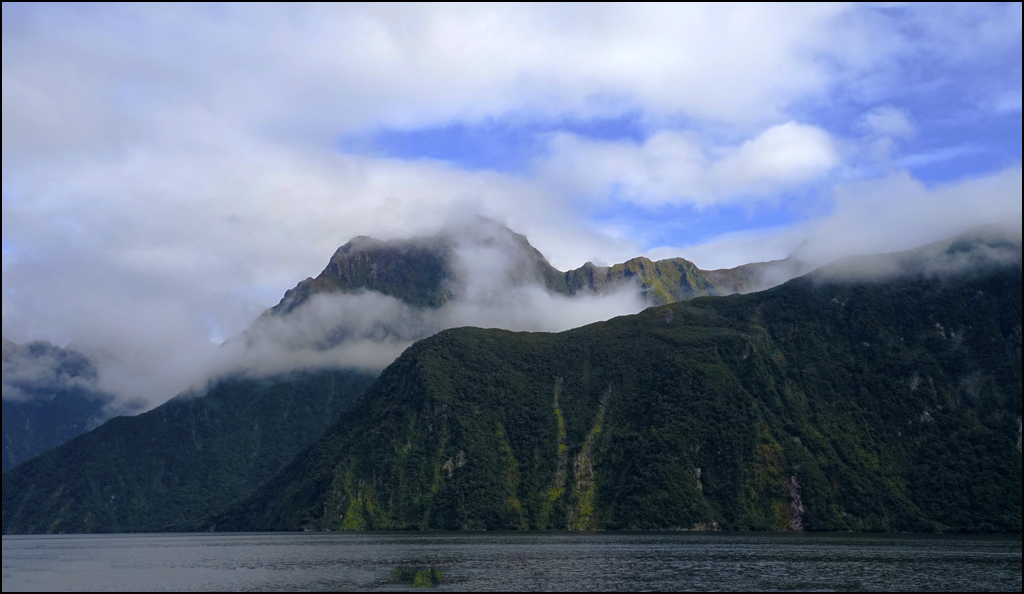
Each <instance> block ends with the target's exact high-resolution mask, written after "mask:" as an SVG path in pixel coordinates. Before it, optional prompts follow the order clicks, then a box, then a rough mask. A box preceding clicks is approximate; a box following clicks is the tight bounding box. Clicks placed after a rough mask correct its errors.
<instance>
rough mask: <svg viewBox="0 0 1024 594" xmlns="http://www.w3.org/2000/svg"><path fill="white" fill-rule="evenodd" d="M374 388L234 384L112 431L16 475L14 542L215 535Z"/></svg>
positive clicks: (330, 381) (325, 379)
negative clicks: (102, 535)
mask: <svg viewBox="0 0 1024 594" xmlns="http://www.w3.org/2000/svg"><path fill="white" fill-rule="evenodd" d="M372 380H373V376H372V375H370V374H367V373H363V372H356V371H323V372H317V373H304V374H296V375H292V376H286V377H278V378H274V379H269V380H249V379H230V380H225V381H221V382H220V383H218V384H216V385H214V386H213V387H211V388H210V389H209V391H208V393H207V394H206V395H204V396H196V395H193V396H188V395H186V396H179V397H177V398H175V399H173V400H171V401H169V402H167V403H166V404H164V405H162V406H160V407H158V408H156V409H154V410H152V411H150V412H147V413H145V414H142V415H139V416H137V417H118V418H115V419H112V420H111V421H110V422H108V423H106V424H105V425H103V426H101V427H99V428H98V429H96V430H94V431H92V432H90V433H87V434H85V435H82V436H80V437H78V438H76V439H74V440H72V441H70V442H68V443H66V444H64V445H63V446H60V447H58V448H56V449H54V450H51V451H49V452H47V453H45V454H43V455H41V456H39V457H37V458H35V459H33V460H30V461H28V462H26V463H25V464H23V465H21V466H19V467H18V468H16V469H14V470H13V471H11V472H10V473H8V474H5V475H4V480H3V533H4V534H26V533H34V534H38V533H55V532H68V533H74V532H161V531H180V530H205V529H207V528H209V527H210V525H209V524H208V523H205V521H206V520H207V519H208V518H209V517H211V516H212V515H215V514H217V513H220V512H222V511H223V510H225V509H226V508H227V507H228V506H229V505H231V504H233V503H235V502H237V501H239V500H244V499H245V498H247V497H249V496H250V495H251V494H252V493H253V492H254V490H255V489H256V488H257V487H259V486H260V485H261V484H263V483H264V482H265V481H266V480H267V479H269V478H270V477H272V476H274V475H275V474H276V473H277V472H278V471H279V470H281V468H282V467H284V466H285V465H286V464H288V463H289V462H290V461H291V460H292V459H293V458H294V457H295V455H296V454H298V453H299V452H300V451H302V450H303V449H304V448H306V447H308V446H309V445H310V444H311V443H313V442H315V441H316V440H317V439H318V438H319V437H320V436H321V435H322V434H323V432H324V431H325V430H326V429H327V428H328V427H330V426H331V425H332V424H333V423H335V422H336V421H337V420H338V418H339V417H340V415H341V413H342V411H344V410H345V408H346V407H347V406H348V404H349V403H350V402H351V401H352V400H353V399H354V398H355V397H356V396H358V395H359V394H361V393H362V392H363V390H365V389H366V387H367V386H368V385H369V384H370V383H371V382H372ZM5 415H6V412H5Z"/></svg>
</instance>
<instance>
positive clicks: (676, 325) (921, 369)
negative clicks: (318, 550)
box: [217, 245, 1022, 533]
mask: <svg viewBox="0 0 1024 594" xmlns="http://www.w3.org/2000/svg"><path fill="white" fill-rule="evenodd" d="M951 249H952V251H950V250H947V252H944V254H945V255H951V254H952V255H953V256H955V255H956V254H955V253H954V252H955V246H954V248H951ZM982 251H983V250H982ZM1015 251H1016V262H1012V263H1005V262H1004V263H1001V264H995V265H991V263H989V264H988V265H984V266H980V267H979V266H972V267H970V268H967V269H963V268H959V269H955V270H952V271H951V270H950V269H946V270H945V271H943V272H941V273H938V272H936V271H935V270H934V269H929V268H928V267H925V268H920V269H915V270H916V271H910V272H908V271H907V270H904V273H902V274H900V275H897V276H895V277H893V276H891V275H890V276H885V277H884V278H880V277H875V278H873V279H872V280H856V281H853V280H849V279H848V278H847V274H848V269H844V268H843V267H838V268H836V269H833V270H829V271H823V272H821V273H817V274H815V275H811V276H809V277H805V278H802V279H798V280H795V281H791V282H789V283H787V284H785V285H782V286H780V287H777V288H775V289H772V290H768V291H765V292H762V293H756V294H751V295H736V296H732V297H725V298H712V299H696V300H693V301H689V302H685V303H677V304H673V305H669V306H664V307H659V308H652V309H648V310H646V311H644V312H642V313H641V314H638V315H634V316H625V317H620V318H615V319H613V320H610V321H607V322H601V323H597V324H592V325H590V326H586V327H583V328H580V329H577V330H572V331H569V332H564V333H560V334H529V333H510V332H505V331H499V330H480V329H472V328H462V329H455V330H448V331H444V332H441V333H440V334H437V335H435V336H433V337H431V338H429V339H426V340H423V341H421V342H419V343H417V344H415V345H414V346H413V347H411V348H410V349H409V350H407V351H406V352H405V353H404V354H403V355H402V356H401V357H400V358H399V359H398V360H397V361H396V362H395V363H394V364H393V365H391V366H390V367H389V368H388V369H387V370H385V372H384V373H383V374H382V375H381V377H380V378H379V379H378V380H377V382H376V383H375V384H374V385H373V386H372V387H371V388H370V390H369V391H368V392H367V394H366V396H365V397H364V398H363V399H362V400H361V401H360V403H359V405H358V406H357V407H356V408H355V409H354V410H352V411H351V412H350V414H348V415H346V417H345V418H344V419H342V421H341V422H340V423H339V424H338V425H336V426H335V427H334V428H333V429H331V430H330V431H329V432H328V434H327V435H326V436H325V438H324V439H323V440H321V441H320V442H319V443H318V444H316V445H315V446H314V447H313V448H311V450H310V451H309V452H308V453H307V454H306V455H304V456H303V457H301V458H300V459H298V460H297V461H296V462H295V463H294V464H292V465H291V466H289V467H288V468H287V469H286V470H285V471H284V472H282V474H281V475H279V476H278V477H277V478H276V479H275V480H274V481H272V482H271V483H269V484H268V485H267V486H266V487H265V488H263V489H261V490H260V491H259V492H258V494H257V495H256V496H255V497H254V498H253V499H251V500H250V501H249V502H248V503H246V504H243V505H241V506H239V507H237V508H235V509H234V510H233V511H232V512H230V513H228V514H226V515H224V516H222V517H221V518H220V519H219V520H218V521H217V524H218V527H219V528H222V529H229V530H249V529H258V530H280V529H285V530H299V529H320V530H325V529H330V530H337V529H347V530H362V529H380V530H390V529H428V528H429V529H467V528H468V529H488V530H494V529H524V528H531V529H547V528H555V529H594V528H607V529H716V528H721V529H732V530H746V529H753V530H858V531H947V530H952V531H967V532H1007V533H1019V531H1020V530H1021V500H1020V493H1021V457H1020V454H1019V449H1018V444H1019V427H1020V425H1019V422H1018V419H1019V418H1020V417H1021V400H1020V396H1019V395H1020V392H1021V359H1020V351H1019V349H1020V347H1019V344H1020V340H1019V336H1020V328H1021V281H1022V279H1021V268H1020V256H1019V254H1020V248H1019V245H1018V246H1016V248H1015ZM915 261H916V260H914V258H908V259H904V260H901V261H900V262H901V263H899V266H903V264H905V263H908V262H909V263H911V264H913V263H914V262H915ZM861 264H864V263H863V262H862V263H861ZM868 264H870V265H871V266H873V267H875V269H878V270H884V269H886V266H888V264H886V263H884V262H881V263H880V262H879V261H874V262H873V263H871V262H868ZM861 268H864V266H861ZM911 268H913V267H911ZM860 272H862V273H863V272H864V271H863V270H861V271H860ZM1015 450H1017V452H1016V453H1014V451H1015Z"/></svg>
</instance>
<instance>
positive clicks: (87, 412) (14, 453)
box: [3, 338, 140, 474]
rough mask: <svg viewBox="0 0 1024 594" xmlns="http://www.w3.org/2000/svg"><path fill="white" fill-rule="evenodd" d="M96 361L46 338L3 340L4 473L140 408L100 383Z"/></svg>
mask: <svg viewBox="0 0 1024 594" xmlns="http://www.w3.org/2000/svg"><path fill="white" fill-rule="evenodd" d="M97 375H98V374H97V370H96V366H95V365H94V364H93V362H92V361H91V360H90V359H89V358H88V357H86V356H85V355H83V354H82V353H79V352H77V351H75V350H73V349H62V348H60V347H56V346H54V345H52V344H50V343H48V342H33V343H29V344H25V345H17V344H15V343H13V342H11V341H9V340H7V339H6V338H5V339H4V341H3V472H4V474H6V473H7V472H8V471H9V470H11V469H13V468H15V467H16V466H18V465H19V464H21V463H22V462H25V461H26V460H29V459H31V458H34V457H35V456H38V455H39V454H41V453H43V452H45V451H47V450H50V449H52V448H54V447H57V446H58V445H60V444H62V443H64V442H66V441H68V440H69V439H71V438H73V437H76V436H78V435H81V434H82V433H85V432H86V431H90V430H92V429H94V428H96V427H97V426H99V425H100V424H101V423H102V422H104V421H106V420H107V419H109V418H111V417H112V416H114V415H116V414H126V413H131V412H137V411H138V410H139V408H140V405H139V404H137V403H124V402H117V401H116V400H115V398H114V397H113V396H112V395H110V394H107V393H105V392H103V391H102V390H100V388H99V387H98V386H97V385H96V379H97Z"/></svg>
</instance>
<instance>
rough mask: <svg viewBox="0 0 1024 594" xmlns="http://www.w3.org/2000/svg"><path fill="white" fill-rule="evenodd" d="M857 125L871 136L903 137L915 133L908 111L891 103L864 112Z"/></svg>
mask: <svg viewBox="0 0 1024 594" xmlns="http://www.w3.org/2000/svg"><path fill="white" fill-rule="evenodd" d="M858 127H859V128H860V129H861V131H863V132H864V133H866V134H868V135H871V136H888V137H890V138H897V139H905V138H911V137H913V136H914V135H916V134H917V126H915V125H914V123H913V121H912V120H911V117H910V112H909V111H907V110H905V109H900V108H898V107H895V106H892V105H882V106H879V107H876V108H875V109H872V110H871V111H869V112H867V113H865V114H864V115H863V116H861V119H860V121H859V122H858Z"/></svg>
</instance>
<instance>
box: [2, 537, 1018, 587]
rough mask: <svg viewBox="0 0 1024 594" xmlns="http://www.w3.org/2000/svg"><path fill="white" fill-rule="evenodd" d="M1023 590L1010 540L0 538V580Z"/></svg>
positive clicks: (17, 583) (13, 583) (40, 583)
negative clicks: (429, 576) (397, 572)
mask: <svg viewBox="0 0 1024 594" xmlns="http://www.w3.org/2000/svg"><path fill="white" fill-rule="evenodd" d="M398 566H431V567H436V568H438V569H440V570H441V571H442V576H443V580H444V583H443V584H442V586H441V587H440V588H438V590H442V591H446V590H453V591H454V590H533V591H536V590H936V591H942V590H1002V591H1016V592H1020V591H1021V539H1020V538H1019V537H1009V538H1005V537H1004V538H1001V537H951V536H934V537H932V536H905V535H891V536H890V535H886V536H878V535H846V534H843V535H834V534H826V535H820V534H793V535H789V534H787V535H783V534H664V533H657V534H650V533H643V534H623V533H597V534H568V533H541V534H522V533H518V534H506V533H501V534H497V533H484V534H481V533H473V534H405V533H403V534H329V533H328V534H321V533H308V534H203V535H197V534H187V535H182V534H167V535H104V536H38V537H7V536H5V537H3V591H4V592H10V591H15V590H57V591H61V590H105V591H117V590H192V591H201V590H264V591H266V590H314V591H326V590H375V589H385V590H395V589H398V587H396V586H394V585H388V583H387V580H388V576H390V575H391V572H392V571H393V570H394V569H395V568H396V567H398Z"/></svg>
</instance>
